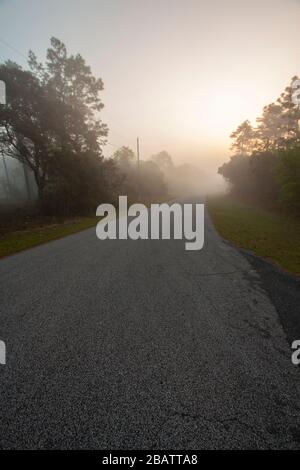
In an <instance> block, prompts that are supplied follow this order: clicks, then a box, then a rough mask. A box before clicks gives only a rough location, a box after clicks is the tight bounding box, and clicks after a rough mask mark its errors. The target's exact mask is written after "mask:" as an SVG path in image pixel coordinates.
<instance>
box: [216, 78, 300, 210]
mask: <svg viewBox="0 0 300 470" xmlns="http://www.w3.org/2000/svg"><path fill="white" fill-rule="evenodd" d="M296 80H298V78H297V77H293V79H292V81H291V84H290V85H289V86H288V87H286V88H285V90H284V92H283V93H281V95H280V97H279V98H278V99H277V101H276V102H275V103H271V104H269V105H268V106H265V107H264V108H263V112H262V115H261V116H260V117H258V118H257V120H256V125H255V126H252V125H251V123H250V122H249V120H246V121H244V122H243V123H242V124H241V125H240V126H238V128H237V129H236V130H235V131H234V132H233V133H232V134H231V138H232V141H233V143H232V151H233V155H232V156H231V158H230V161H229V162H226V163H224V164H223V165H222V166H221V167H220V168H219V170H218V172H219V173H220V174H221V175H222V176H223V177H224V178H225V179H226V180H227V181H228V182H229V183H230V187H231V192H232V193H233V195H235V196H237V197H238V198H246V199H248V200H251V201H254V202H256V203H258V204H260V205H262V206H283V207H285V208H286V209H287V210H289V211H291V212H293V213H297V214H300V125H299V124H300V107H299V105H298V104H297V101H298V100H296V99H295V93H296V92H295V87H294V84H295V83H296Z"/></svg>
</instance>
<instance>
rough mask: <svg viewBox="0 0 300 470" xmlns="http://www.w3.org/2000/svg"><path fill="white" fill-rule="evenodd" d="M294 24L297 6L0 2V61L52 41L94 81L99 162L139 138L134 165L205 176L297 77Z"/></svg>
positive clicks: (217, 1)
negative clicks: (102, 145)
mask: <svg viewBox="0 0 300 470" xmlns="http://www.w3.org/2000/svg"><path fill="white" fill-rule="evenodd" d="M299 22H300V0H252V1H243V2H241V1H240V0H209V1H205V0H85V1H80V0H42V1H41V0H0V61H1V60H2V61H3V60H6V59H12V60H14V61H16V62H18V63H20V64H21V65H23V66H24V65H26V55H27V52H28V50H29V49H32V50H33V51H34V52H35V53H36V54H37V55H38V57H39V58H40V59H41V60H43V59H44V58H45V52H46V49H47V47H48V45H49V40H50V37H51V36H55V37H57V38H59V39H61V40H62V41H63V42H65V44H66V46H67V48H68V50H69V52H70V53H77V52H80V53H81V54H82V55H83V57H84V58H85V59H86V61H87V63H88V64H89V65H90V66H91V68H92V71H93V73H94V75H96V76H97V77H101V78H102V80H103V81H104V86H105V90H104V91H103V93H102V100H103V103H104V105H105V108H104V110H103V112H102V119H103V121H104V122H106V123H107V124H108V126H109V128H110V133H109V136H108V141H109V145H107V146H106V149H105V152H104V153H105V155H106V156H109V155H110V154H112V153H113V152H114V150H115V149H116V148H117V147H119V146H122V145H128V146H130V147H131V148H133V149H135V145H136V137H137V136H139V137H140V146H141V156H142V158H147V157H149V156H150V155H152V154H154V153H157V152H159V151H161V150H166V151H168V152H169V153H170V154H171V155H172V156H173V158H174V160H175V162H177V163H182V162H192V163H197V164H198V165H199V166H200V167H205V168H209V169H212V170H213V171H214V170H215V169H217V167H218V166H219V165H220V164H222V163H223V162H224V161H225V160H226V159H228V156H229V155H230V150H229V146H230V138H229V135H230V133H231V132H232V131H233V130H234V129H235V128H236V127H237V126H238V125H239V124H240V123H241V122H242V121H243V120H245V119H250V120H251V121H252V122H253V123H255V118H256V117H257V116H258V115H259V114H260V113H261V111H262V108H263V106H264V105H266V104H268V103H271V102H273V101H274V100H276V99H277V98H278V96H279V95H280V93H281V92H282V91H283V90H284V88H285V87H286V86H287V85H288V84H289V82H290V80H291V78H292V77H293V76H294V75H300V36H299Z"/></svg>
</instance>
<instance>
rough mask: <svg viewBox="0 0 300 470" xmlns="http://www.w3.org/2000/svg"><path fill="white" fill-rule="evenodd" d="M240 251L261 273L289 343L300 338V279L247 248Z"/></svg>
mask: <svg viewBox="0 0 300 470" xmlns="http://www.w3.org/2000/svg"><path fill="white" fill-rule="evenodd" d="M239 251H240V252H241V254H242V255H243V256H244V257H245V258H247V260H248V262H249V263H250V264H251V265H252V266H253V268H254V269H255V270H256V271H257V272H258V274H259V275H260V279H261V283H262V287H263V288H264V290H265V291H266V292H267V294H268V296H269V298H270V300H271V302H272V303H273V305H274V307H275V308H276V310H277V313H278V315H279V319H280V322H281V324H282V327H283V330H284V332H285V334H286V336H287V340H288V342H289V344H292V342H293V341H294V340H295V339H300V279H299V278H296V277H295V276H291V275H289V274H287V273H285V272H283V271H281V270H280V269H279V268H277V267H276V266H273V265H272V264H271V263H269V262H268V261H265V260H263V259H261V258H259V257H257V256H255V255H253V254H251V253H249V252H248V251H246V250H243V249H240V250H239Z"/></svg>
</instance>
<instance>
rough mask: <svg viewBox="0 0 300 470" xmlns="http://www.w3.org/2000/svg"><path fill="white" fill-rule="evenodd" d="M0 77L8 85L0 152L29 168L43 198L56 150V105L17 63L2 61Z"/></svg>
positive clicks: (2, 107)
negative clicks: (3, 63) (3, 62)
mask: <svg viewBox="0 0 300 470" xmlns="http://www.w3.org/2000/svg"><path fill="white" fill-rule="evenodd" d="M0 79H1V80H3V81H4V82H5V83H6V89H7V103H6V105H0V152H1V153H2V154H3V155H8V156H10V157H12V158H16V159H17V160H19V161H20V162H21V163H22V164H25V165H27V166H28V167H29V168H30V169H31V170H32V172H33V174H34V177H35V181H36V184H37V187H38V192H39V196H40V199H41V200H42V196H43V191H44V187H45V185H46V182H47V173H48V168H49V164H50V161H51V159H52V158H53V154H54V150H55V130H56V127H57V119H56V112H55V107H54V105H53V103H52V102H49V101H48V100H47V97H46V94H45V91H44V90H43V88H42V87H41V86H40V84H39V81H38V79H37V78H36V77H34V76H33V75H32V73H30V72H27V71H23V70H22V69H21V68H20V67H19V66H18V65H16V64H14V63H12V62H7V63H6V64H5V65H1V66H0Z"/></svg>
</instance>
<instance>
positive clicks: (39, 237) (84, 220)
mask: <svg viewBox="0 0 300 470" xmlns="http://www.w3.org/2000/svg"><path fill="white" fill-rule="evenodd" d="M97 221H99V217H81V218H78V219H72V220H69V221H65V222H63V223H57V224H51V225H42V226H40V227H33V228H28V229H26V230H15V231H8V232H6V233H4V234H1V235H0V258H3V257H4V256H9V255H12V254H14V253H17V252H19V251H23V250H26V249H28V248H32V247H34V246H37V245H41V244H43V243H47V242H49V241H51V240H57V239H59V238H63V237H65V236H67V235H71V234H72V233H76V232H80V231H81V230H85V229H87V228H90V227H93V226H95V225H96V223H97Z"/></svg>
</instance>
